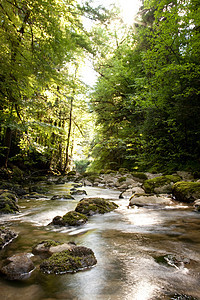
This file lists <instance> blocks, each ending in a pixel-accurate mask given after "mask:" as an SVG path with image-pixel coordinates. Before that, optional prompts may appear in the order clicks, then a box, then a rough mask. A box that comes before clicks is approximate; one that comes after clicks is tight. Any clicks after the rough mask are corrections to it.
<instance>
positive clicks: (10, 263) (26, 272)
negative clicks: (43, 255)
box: [0, 253, 34, 280]
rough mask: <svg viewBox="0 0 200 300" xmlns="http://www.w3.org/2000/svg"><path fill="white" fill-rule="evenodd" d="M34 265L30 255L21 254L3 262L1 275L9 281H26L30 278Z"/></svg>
mask: <svg viewBox="0 0 200 300" xmlns="http://www.w3.org/2000/svg"><path fill="white" fill-rule="evenodd" d="M33 270H34V264H33V262H32V260H31V259H30V255H29V254H26V253H19V254H16V255H13V256H11V257H9V258H7V259H5V260H4V261H3V265H2V266H1V268H0V273H1V274H2V275H3V276H5V277H6V279H8V280H24V279H27V278H29V277H30V275H31V272H32V271H33Z"/></svg>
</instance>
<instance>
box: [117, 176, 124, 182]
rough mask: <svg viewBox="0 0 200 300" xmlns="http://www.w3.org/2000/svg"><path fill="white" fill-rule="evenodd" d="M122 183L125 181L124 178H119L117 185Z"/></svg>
mask: <svg viewBox="0 0 200 300" xmlns="http://www.w3.org/2000/svg"><path fill="white" fill-rule="evenodd" d="M124 181H126V177H120V178H119V179H118V182H119V183H121V182H124Z"/></svg>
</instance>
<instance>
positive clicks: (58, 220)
mask: <svg viewBox="0 0 200 300" xmlns="http://www.w3.org/2000/svg"><path fill="white" fill-rule="evenodd" d="M87 221H88V218H87V217H86V216H85V215H84V214H81V213H79V212H76V211H74V210H72V211H69V212H67V213H66V214H65V215H64V216H63V217H61V216H56V217H55V218H54V219H53V221H52V224H53V225H59V226H80V225H83V224H85V223H86V222H87Z"/></svg>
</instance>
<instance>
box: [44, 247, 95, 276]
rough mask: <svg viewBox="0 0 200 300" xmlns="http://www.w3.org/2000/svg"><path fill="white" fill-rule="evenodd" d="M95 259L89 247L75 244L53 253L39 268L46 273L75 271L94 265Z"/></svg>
mask: <svg viewBox="0 0 200 300" xmlns="http://www.w3.org/2000/svg"><path fill="white" fill-rule="evenodd" d="M96 263H97V260H96V257H95V255H94V252H93V251H92V250H91V249H90V248H86V247H83V246H75V247H73V248H71V249H69V250H65V251H62V252H59V253H55V254H53V255H52V256H51V257H50V258H48V259H46V260H44V261H43V262H42V263H41V265H40V270H41V271H42V272H43V273H47V274H64V273H67V272H77V271H80V270H83V269H86V268H89V267H92V266H94V265H96Z"/></svg>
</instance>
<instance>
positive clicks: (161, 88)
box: [0, 0, 200, 173]
mask: <svg viewBox="0 0 200 300" xmlns="http://www.w3.org/2000/svg"><path fill="white" fill-rule="evenodd" d="M85 19H89V20H90V22H92V24H93V26H90V28H89V29H86V27H85V26H84V20H85ZM0 41H1V42H0V163H1V167H6V168H7V167H8V166H11V165H12V164H14V165H17V166H19V167H22V168H27V167H29V166H31V167H36V168H45V169H48V170H55V171H58V172H61V173H65V172H67V171H69V170H70V168H71V166H70V163H71V161H72V160H73V157H74V154H75V150H74V148H75V147H74V146H75V145H77V144H78V143H79V144H80V146H81V148H82V149H83V148H84V146H86V148H85V151H86V152H85V157H86V158H87V161H86V162H85V166H88V165H89V167H88V170H91V171H95V172H96V171H100V170H101V169H104V170H108V169H112V170H118V169H119V168H121V167H123V168H127V169H129V170H131V171H132V170H150V171H160V170H162V171H172V172H173V171H174V170H177V169H182V170H198V169H199V166H200V142H199V141H200V118H199V115H200V105H199V97H200V96H199V94H200V90H199V86H200V66H199V62H200V7H199V1H198V0H189V1H185V0H178V1H177V0H176V1H166V0H161V1H155V0H148V1H143V2H142V6H141V8H140V11H139V12H138V15H137V19H136V20H135V21H134V24H133V26H130V27H127V26H125V25H124V24H123V23H122V21H121V20H120V18H119V17H118V14H117V9H116V8H114V9H113V10H107V9H105V8H103V7H101V6H98V7H95V6H94V5H93V1H86V2H84V3H82V4H80V2H77V1H74V0H73V1H72V0H64V1H57V0H49V1H46V0H37V1H31V0H2V1H1V3H0ZM85 58H90V59H91V60H92V61H93V65H94V69H95V71H96V72H97V73H98V74H99V76H98V79H97V82H96V84H95V86H94V87H93V89H92V91H91V92H90V93H88V87H87V86H86V85H85V84H84V83H83V82H82V80H81V77H80V75H79V69H80V65H81V64H82V63H83V61H84V60H85ZM94 122H95V128H93V127H94ZM91 132H94V138H93V139H92V140H91V137H92V136H93V134H91ZM80 141H81V142H80Z"/></svg>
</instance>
